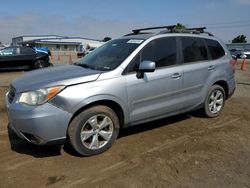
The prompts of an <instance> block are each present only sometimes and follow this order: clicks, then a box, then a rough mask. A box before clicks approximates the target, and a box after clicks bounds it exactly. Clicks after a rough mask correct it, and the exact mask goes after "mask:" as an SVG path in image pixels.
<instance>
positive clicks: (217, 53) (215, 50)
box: [205, 39, 225, 59]
mask: <svg viewBox="0 0 250 188" xmlns="http://www.w3.org/2000/svg"><path fill="white" fill-rule="evenodd" d="M205 41H206V43H207V47H208V50H209V52H210V55H211V57H212V59H219V58H221V57H223V56H224V55H225V51H224V49H223V47H222V46H221V45H220V43H219V42H218V41H216V40H211V39H205Z"/></svg>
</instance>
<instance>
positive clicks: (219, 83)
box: [213, 80, 229, 99]
mask: <svg viewBox="0 0 250 188" xmlns="http://www.w3.org/2000/svg"><path fill="white" fill-rule="evenodd" d="M213 85H219V86H221V87H222V88H223V89H224V91H225V94H226V99H227V98H228V92H229V88H228V85H227V82H226V81H225V80H219V81H217V82H215V83H214V84H213Z"/></svg>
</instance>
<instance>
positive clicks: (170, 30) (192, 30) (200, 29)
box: [125, 25, 214, 36]
mask: <svg viewBox="0 0 250 188" xmlns="http://www.w3.org/2000/svg"><path fill="white" fill-rule="evenodd" d="M154 29H167V30H163V31H160V32H159V33H158V34H163V33H192V34H201V33H204V34H207V35H209V36H214V35H213V34H211V33H209V32H206V31H204V30H205V29H206V27H194V28H185V29H177V28H176V25H168V26H159V27H147V28H141V29H134V30H132V31H133V33H129V34H127V35H125V36H128V35H137V34H139V33H140V34H147V33H142V32H141V31H146V30H154Z"/></svg>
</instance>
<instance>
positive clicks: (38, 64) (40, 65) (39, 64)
mask: <svg viewBox="0 0 250 188" xmlns="http://www.w3.org/2000/svg"><path fill="white" fill-rule="evenodd" d="M34 66H35V69H41V68H44V67H46V63H45V61H43V60H36V62H35V63H34Z"/></svg>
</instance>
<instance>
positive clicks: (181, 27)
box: [176, 23, 187, 29]
mask: <svg viewBox="0 0 250 188" xmlns="http://www.w3.org/2000/svg"><path fill="white" fill-rule="evenodd" d="M176 29H187V27H186V26H185V25H183V24H181V23H177V24H176Z"/></svg>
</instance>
